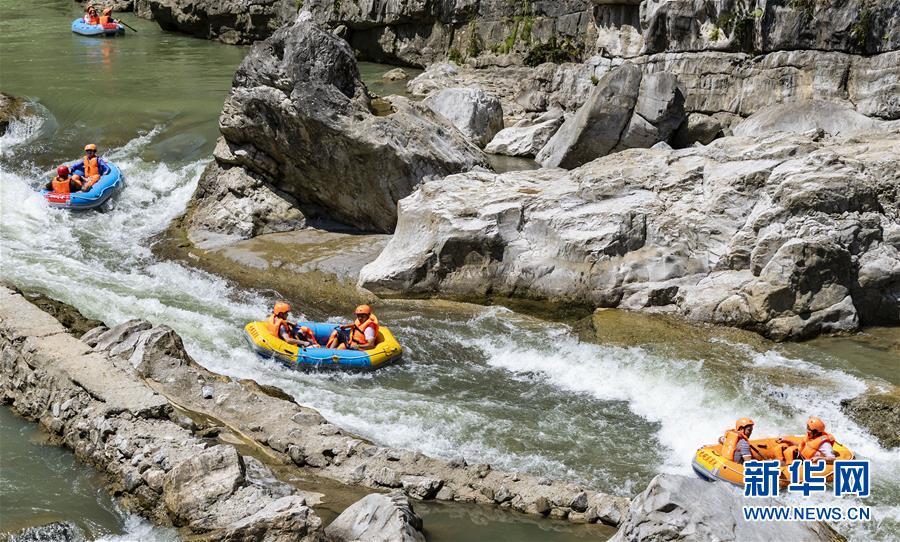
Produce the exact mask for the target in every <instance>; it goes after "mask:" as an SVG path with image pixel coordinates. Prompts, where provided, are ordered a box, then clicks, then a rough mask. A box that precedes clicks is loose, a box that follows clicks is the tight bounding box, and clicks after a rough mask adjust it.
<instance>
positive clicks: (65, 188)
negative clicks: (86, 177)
mask: <svg viewBox="0 0 900 542" xmlns="http://www.w3.org/2000/svg"><path fill="white" fill-rule="evenodd" d="M73 181H74V182H75V184H76V185H78V186H81V177H79V176H78V175H72V176H70V177H69V178H67V179H61V178H59V176H56V177H53V180H52V181H50V182H51V184H52V186H53V193H54V194H71V193H72V186H71V184H70V183H72V182H73Z"/></svg>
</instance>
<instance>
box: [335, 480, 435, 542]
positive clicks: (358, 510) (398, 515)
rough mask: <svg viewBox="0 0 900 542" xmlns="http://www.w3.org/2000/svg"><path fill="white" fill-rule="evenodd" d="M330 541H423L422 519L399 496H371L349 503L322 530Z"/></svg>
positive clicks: (403, 498)
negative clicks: (348, 505) (347, 506)
mask: <svg viewBox="0 0 900 542" xmlns="http://www.w3.org/2000/svg"><path fill="white" fill-rule="evenodd" d="M325 534H327V535H328V536H329V537H330V538H331V539H332V540H335V541H348V542H349V541H352V540H367V541H370V542H425V535H424V534H423V533H422V518H420V517H419V516H417V515H416V513H415V511H413V508H412V504H410V502H409V499H408V498H407V497H406V495H404V494H403V493H399V492H394V493H391V494H390V495H382V494H379V493H373V494H372V495H366V496H365V497H363V498H362V499H360V500H358V501H356V502H355V503H353V504H351V505H350V507H349V508H347V509H346V510H344V511H343V512H342V513H341V515H339V516H338V517H337V518H336V519H335V520H334V522H332V524H331V525H329V526H328V527H327V528H326V529H325Z"/></svg>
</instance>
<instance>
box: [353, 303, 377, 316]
mask: <svg viewBox="0 0 900 542" xmlns="http://www.w3.org/2000/svg"><path fill="white" fill-rule="evenodd" d="M353 314H372V307H370V306H368V305H360V306H358V307H356V310H355V311H353Z"/></svg>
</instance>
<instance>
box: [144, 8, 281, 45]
mask: <svg viewBox="0 0 900 542" xmlns="http://www.w3.org/2000/svg"><path fill="white" fill-rule="evenodd" d="M146 4H147V5H146V7H142V10H144V11H146V9H147V8H149V11H150V13H151V14H152V18H153V20H155V21H156V22H157V23H158V24H159V26H160V28H162V29H163V30H169V31H173V32H181V33H184V34H191V35H193V36H196V37H198V38H205V39H212V40H217V41H221V42H223V43H230V44H246V43H253V42H254V41H258V40H262V39H265V38H267V37H269V36H270V35H271V34H272V33H273V32H274V31H275V30H276V29H277V28H279V27H280V26H281V25H282V24H284V23H286V22H288V21H290V20H291V19H292V18H293V17H294V16H295V15H296V6H295V5H294V3H293V2H292V1H288V0H253V1H252V2H251V1H249V0H225V1H214V0H146Z"/></svg>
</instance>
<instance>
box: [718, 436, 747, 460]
mask: <svg viewBox="0 0 900 542" xmlns="http://www.w3.org/2000/svg"><path fill="white" fill-rule="evenodd" d="M742 440H744V441H745V440H747V437H745V436H744V434H743V433H742V432H740V431H735V430H734V429H729V430H728V431H725V442H723V443H722V457H724V458H725V459H727V460H728V461H732V460H734V452H736V451H737V445H738V442H740V441H742Z"/></svg>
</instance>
